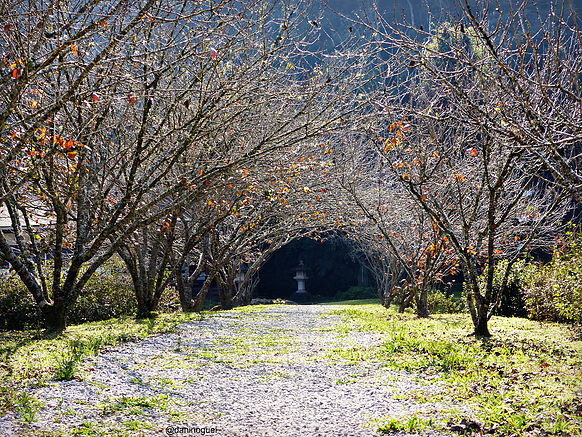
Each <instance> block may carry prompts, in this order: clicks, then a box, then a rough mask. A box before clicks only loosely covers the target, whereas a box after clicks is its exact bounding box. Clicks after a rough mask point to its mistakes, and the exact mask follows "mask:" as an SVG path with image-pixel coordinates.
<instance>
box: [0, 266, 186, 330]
mask: <svg viewBox="0 0 582 437" xmlns="http://www.w3.org/2000/svg"><path fill="white" fill-rule="evenodd" d="M178 308H179V304H178V302H177V298H176V293H175V290H174V289H173V288H172V287H168V290H166V292H165V294H164V296H163V297H162V300H161V302H160V305H159V312H170V311H175V310H176V309H178ZM136 309H137V305H136V299H135V295H134V292H133V284H132V281H131V277H130V276H129V274H128V273H127V271H126V270H125V267H124V265H123V263H121V262H120V261H119V260H118V259H111V260H110V261H108V262H107V263H106V264H105V265H103V267H101V268H100V269H98V270H97V271H96V272H95V274H94V275H93V276H92V277H91V279H90V280H89V282H88V283H87V284H86V285H85V287H84V288H83V292H82V293H81V295H80V296H79V298H78V299H77V302H76V304H75V305H74V307H73V308H71V309H70V311H69V313H68V316H67V317H68V323H70V324H78V323H84V322H91V321H99V320H107V319H110V318H113V317H119V316H124V315H134V314H135V312H136ZM41 324H42V314H41V312H40V310H39V309H38V307H37V306H36V304H35V302H34V300H33V298H32V295H31V294H30V292H29V291H28V290H27V289H26V287H25V286H24V284H23V283H22V282H21V281H20V279H19V278H18V277H8V278H3V279H0V330H6V329H16V330H22V329H25V328H34V327H40V325H41Z"/></svg>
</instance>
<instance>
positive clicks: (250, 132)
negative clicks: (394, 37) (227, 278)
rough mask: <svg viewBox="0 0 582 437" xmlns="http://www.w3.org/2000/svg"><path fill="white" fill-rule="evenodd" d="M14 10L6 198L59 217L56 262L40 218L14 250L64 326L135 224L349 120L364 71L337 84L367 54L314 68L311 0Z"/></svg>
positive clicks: (163, 216) (155, 218)
mask: <svg viewBox="0 0 582 437" xmlns="http://www.w3.org/2000/svg"><path fill="white" fill-rule="evenodd" d="M3 7H4V10H5V11H7V13H8V12H10V14H9V15H10V16H11V17H14V18H13V19H14V20H15V21H14V23H13V27H10V25H8V24H7V25H6V26H5V28H4V34H3V35H4V40H3V44H4V46H3V50H4V52H5V57H6V59H7V62H8V63H9V67H12V69H11V70H10V71H11V73H10V75H8V76H7V77H4V78H3V81H4V82H3V83H4V85H5V87H3V89H2V94H1V97H2V108H1V110H2V117H3V118H1V120H2V123H1V126H2V127H1V129H2V138H3V139H4V140H5V141H4V143H3V146H2V147H3V149H2V165H1V168H0V171H2V172H3V179H2V180H3V188H2V190H3V191H2V201H3V202H4V203H5V204H6V205H7V206H8V207H9V209H12V210H15V211H16V210H20V211H21V212H22V214H23V216H24V217H30V214H34V213H38V211H46V214H47V215H50V216H51V217H52V220H53V221H54V225H53V227H52V230H51V231H52V235H53V236H52V237H51V238H52V239H51V240H50V241H49V240H46V243H47V244H48V246H49V248H48V249H49V250H48V251H49V252H50V254H51V256H52V257H53V259H54V267H53V268H52V269H51V270H50V271H46V270H45V266H43V265H42V264H41V263H39V262H37V261H36V260H38V259H40V257H39V256H38V255H39V251H38V250H37V248H36V247H35V243H34V240H35V238H34V237H35V236H36V235H37V234H36V230H35V229H34V227H33V226H26V229H25V230H24V231H23V232H27V233H28V234H30V236H31V238H30V240H31V242H30V243H28V244H26V245H25V246H26V247H25V246H22V247H23V248H24V249H26V250H20V251H19V250H17V248H15V247H12V246H11V245H10V244H9V243H8V242H7V240H6V239H5V238H4V235H3V234H2V235H1V236H0V251H1V253H2V256H3V257H4V258H5V259H7V260H8V261H9V262H10V263H11V265H12V267H13V268H14V269H15V270H16V272H17V274H18V275H19V276H20V278H21V279H22V280H23V281H24V283H25V284H26V286H27V287H28V288H29V289H30V291H31V293H32V294H33V296H34V298H35V300H36V302H37V304H38V305H39V307H41V308H42V310H43V313H44V315H45V320H46V325H47V327H49V328H51V329H55V330H63V329H64V327H65V324H66V312H67V309H68V308H70V307H71V306H72V305H74V303H75V300H76V298H77V296H78V295H79V293H80V292H81V291H82V288H83V285H84V284H85V283H86V281H87V280H88V279H89V277H90V276H91V275H92V274H93V272H94V271H95V270H96V269H97V268H98V267H99V266H100V265H101V264H102V263H103V262H104V261H105V260H106V259H107V258H108V257H110V256H111V255H112V254H113V253H115V251H117V250H118V249H119V248H120V247H121V245H122V244H125V243H126V242H127V241H128V239H129V240H131V238H133V236H134V235H135V232H136V231H138V230H139V229H142V228H144V227H147V226H150V225H151V226H154V228H155V226H156V225H155V224H154V223H159V222H160V220H162V223H165V220H167V218H168V217H170V221H172V220H174V219H173V218H172V214H173V213H174V212H175V211H176V210H180V208H181V207H182V206H187V205H189V204H190V203H191V202H194V201H199V200H200V199H202V198H205V197H207V196H210V199H212V197H211V196H212V193H213V191H212V189H213V184H214V183H215V182H216V181H220V179H221V178H222V177H223V176H224V175H225V174H228V173H229V172H232V171H233V169H236V168H238V167H240V166H241V165H245V164H246V163H249V162H252V161H255V160H257V159H260V158H261V157H262V156H265V155H267V154H269V153H271V152H272V151H276V150H281V149H285V148H288V147H291V146H292V145H294V144H297V143H298V142H300V141H303V140H305V139H308V138H315V137H317V136H318V135H320V134H321V133H322V132H325V131H327V130H330V129H335V128H336V127H337V125H338V120H339V118H340V117H341V115H342V114H343V113H345V112H346V111H347V112H349V111H351V110H352V109H351V107H348V108H347V109H343V106H342V105H341V102H345V101H350V100H351V99H352V97H351V96H352V91H353V90H354V89H358V87H359V86H360V84H361V82H362V81H363V80H361V79H357V78H352V80H342V81H339V80H338V79H339V78H340V77H341V78H344V79H345V76H347V75H349V74H351V73H350V72H351V70H350V67H351V66H353V65H354V63H356V62H358V60H357V56H355V55H346V56H341V57H340V56H336V57H335V58H333V59H330V60H329V61H326V59H322V62H323V61H325V63H322V64H321V65H320V68H318V69H315V70H314V71H309V70H308V69H307V68H308V67H310V64H309V63H308V62H307V61H306V58H308V57H309V56H311V53H310V50H311V49H312V48H313V46H312V45H311V43H312V42H313V41H314V40H315V39H316V38H317V35H316V34H315V30H312V31H311V32H313V34H311V33H308V34H307V35H305V34H299V33H297V32H295V33H294V29H296V25H297V24H298V23H299V22H301V20H302V19H303V16H302V13H301V11H300V10H299V9H298V8H296V9H294V10H284V11H283V13H282V14H280V15H274V14H273V11H274V8H276V7H278V3H276V2H269V1H259V0H257V1H253V2H248V3H245V4H244V5H243V4H241V3H240V2H234V1H229V0H223V1H221V2H216V3H213V4H208V5H207V4H201V3H196V2H194V3H188V2H186V3H175V2H172V1H170V0H168V1H161V2H153V1H143V2H137V3H136V2H132V3H129V2H125V1H120V2H117V3H114V4H111V3H110V2H92V3H89V4H84V3H78V4H75V5H74V6H73V7H71V8H69V9H65V8H64V7H63V8H61V9H59V8H60V6H55V7H52V6H50V5H49V6H47V5H46V4H44V3H39V4H34V5H33V3H27V4H26V5H23V4H20V5H18V6H14V7H12V6H11V4H10V3H9V4H3ZM26 8H29V9H26ZM7 16H8V15H7ZM24 23H30V25H29V24H24ZM7 29H8V30H7ZM312 36H313V37H312ZM27 50H28V51H27ZM33 55H34V59H32V58H33ZM31 62H32V63H31ZM14 63H16V67H14V65H13V64H14ZM34 91H36V92H37V93H38V94H39V95H40V96H41V97H39V98H38V99H35V98H33V97H34V96H35V94H34ZM4 176H5V177H4ZM170 199H171V202H170ZM32 200H34V202H33V201H32ZM38 203H41V204H42V208H38V207H37V206H35V205H37V204H38ZM13 217H14V219H13V228H14V230H15V231H16V233H17V234H18V233H21V229H23V227H24V226H23V225H22V223H20V221H21V220H20V219H19V217H20V216H19V215H18V214H14V215H13ZM138 232H141V231H138ZM150 232H151V231H150ZM20 239H21V241H24V240H25V238H24V237H22V238H20ZM168 249H169V246H167V247H166V248H164V249H163V255H162V256H161V258H160V257H157V256H154V257H152V258H151V259H152V260H159V259H161V260H166V259H167V252H168ZM148 250H149V249H148ZM150 253H151V252H150ZM155 262H157V261H155ZM164 263H165V261H164ZM135 270H136V271H137V272H147V271H150V272H151V271H152V269H151V266H149V267H148V268H139V269H135ZM162 270H163V269H162ZM162 270H160V274H162V276H163V272H162ZM46 276H51V279H52V281H50V282H51V284H50V285H48V284H47V282H48V281H45V280H44V279H43V278H44V277H46ZM134 279H135V280H136V281H137V282H136V284H138V287H137V288H138V289H139V288H140V286H139V283H140V282H141V283H142V284H141V285H147V284H146V282H144V280H145V278H143V277H142V278H140V277H139V276H135V277H134ZM156 281H157V283H158V284H163V281H162V282H159V281H158V280H156ZM148 287H149V285H148ZM142 288H144V287H142ZM144 289H145V288H144ZM149 289H151V287H150V288H149ZM140 293H141V292H140ZM156 293H158V291H156V292H154V294H156Z"/></svg>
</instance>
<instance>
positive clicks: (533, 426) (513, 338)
mask: <svg viewBox="0 0 582 437" xmlns="http://www.w3.org/2000/svg"><path fill="white" fill-rule="evenodd" d="M332 313H333V314H335V315H340V316H342V317H343V323H341V324H340V325H339V326H337V328H336V329H337V330H338V332H346V331H352V330H358V331H366V332H375V333H378V334H379V336H380V337H381V338H382V344H381V345H380V346H379V347H376V348H373V349H371V348H367V349H366V348H354V347H351V348H337V349H335V350H334V351H333V352H335V353H336V356H338V357H339V358H340V359H342V360H344V361H346V362H348V363H349V362H357V361H360V360H362V359H363V360H368V361H376V362H381V363H385V364H386V365H387V366H389V367H391V368H394V369H398V370H405V371H408V372H415V373H418V374H420V375H436V376H437V377H439V378H440V379H441V380H443V381H444V382H445V384H444V387H445V389H444V392H442V393H439V394H435V395H426V394H424V396H423V401H424V402H429V401H434V402H439V401H443V400H444V401H448V402H450V403H451V404H462V405H466V406H468V407H469V408H470V410H471V411H472V412H473V413H472V414H470V415H467V414H466V413H465V414H461V413H458V412H455V411H453V410H451V411H449V412H448V413H446V412H445V416H446V417H445V419H446V420H447V421H448V422H449V428H450V429H453V428H455V426H456V427H457V428H458V429H462V427H463V426H464V425H462V424H463V423H469V424H475V423H477V424H479V426H480V427H481V430H482V431H484V432H491V433H492V434H493V435H502V436H524V437H525V436H528V435H534V433H536V432H537V433H541V434H543V435H548V436H562V435H567V436H576V435H582V419H581V417H582V414H581V413H582V399H581V395H582V384H581V383H582V342H581V341H580V340H576V339H575V338H574V337H575V336H574V335H573V331H572V328H571V327H569V326H567V325H562V324H556V323H540V322H534V321H530V320H526V319H521V318H501V317H494V318H493V319H492V320H491V331H492V333H493V338H491V339H476V338H475V337H471V336H467V333H469V332H470V331H471V328H472V325H471V321H470V319H469V318H468V316H466V315H463V314H439V315H435V316H432V317H431V318H429V319H418V318H416V317H415V316H414V315H412V314H398V313H396V312H395V311H393V310H392V309H391V310H386V309H385V308H383V307H381V306H380V305H370V304H360V305H350V306H346V308H342V309H338V310H334V311H332ZM417 395H418V394H417V393H411V394H409V398H410V399H411V400H415V401H418V399H415V396H417ZM431 397H432V399H431ZM409 419H410V417H409V418H386V419H385V421H386V423H384V424H382V425H380V427H379V429H380V430H381V431H382V432H396V431H397V430H407V429H406V427H405V426H404V425H403V424H404V423H408V422H407V421H408V420H409ZM427 420H428V419H427ZM415 423H416V422H415ZM455 424H457V425H455ZM458 424H461V425H458ZM419 426H420V425H419ZM473 426H477V425H473ZM467 429H468V428H467ZM472 429H473V430H474V428H472Z"/></svg>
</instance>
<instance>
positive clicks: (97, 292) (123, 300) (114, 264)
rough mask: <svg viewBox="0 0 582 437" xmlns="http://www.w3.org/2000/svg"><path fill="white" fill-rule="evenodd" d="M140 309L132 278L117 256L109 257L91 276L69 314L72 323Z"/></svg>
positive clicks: (90, 320)
mask: <svg viewBox="0 0 582 437" xmlns="http://www.w3.org/2000/svg"><path fill="white" fill-rule="evenodd" d="M136 309H137V305H136V301H135V297H134V293H133V284H132V281H131V277H130V275H129V273H127V270H126V269H125V266H124V264H123V263H122V262H121V261H120V260H119V259H117V258H112V259H110V260H109V261H108V262H107V263H105V264H104V265H103V266H101V267H100V268H99V269H98V270H97V271H96V272H95V273H94V274H93V276H92V277H91V279H89V281H88V282H87V284H86V285H85V287H83V292H82V293H81V294H80V296H79V298H78V299H77V303H76V305H75V306H74V307H73V308H71V310H70V311H69V314H68V320H69V322H70V323H83V322H93V321H98V320H107V319H110V318H113V317H119V316H122V315H130V314H131V315H133V314H135V311H136Z"/></svg>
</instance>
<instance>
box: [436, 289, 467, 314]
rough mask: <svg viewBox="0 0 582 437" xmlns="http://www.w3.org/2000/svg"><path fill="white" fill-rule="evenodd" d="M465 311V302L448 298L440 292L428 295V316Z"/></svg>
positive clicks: (451, 297) (452, 297)
mask: <svg viewBox="0 0 582 437" xmlns="http://www.w3.org/2000/svg"><path fill="white" fill-rule="evenodd" d="M463 311H465V301H464V300H462V299H458V298H456V297H454V296H448V295H447V294H446V293H445V292H443V291H440V290H431V291H429V293H428V312H429V313H430V314H450V313H461V312H463Z"/></svg>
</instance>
